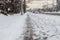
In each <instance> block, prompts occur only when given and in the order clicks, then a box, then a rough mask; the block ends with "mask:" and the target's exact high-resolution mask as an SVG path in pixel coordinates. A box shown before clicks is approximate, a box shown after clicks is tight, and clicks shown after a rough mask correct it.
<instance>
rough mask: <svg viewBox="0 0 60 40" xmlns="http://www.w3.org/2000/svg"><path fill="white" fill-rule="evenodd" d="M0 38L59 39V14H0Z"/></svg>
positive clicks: (24, 39) (14, 39) (6, 39)
mask: <svg viewBox="0 0 60 40" xmlns="http://www.w3.org/2000/svg"><path fill="white" fill-rule="evenodd" d="M0 40H60V16H56V15H46V14H33V13H31V12H27V13H25V14H24V15H20V14H17V15H9V16H4V15H2V14H1V15H0Z"/></svg>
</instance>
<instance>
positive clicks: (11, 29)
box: [0, 14, 26, 40]
mask: <svg viewBox="0 0 60 40" xmlns="http://www.w3.org/2000/svg"><path fill="white" fill-rule="evenodd" d="M25 19H26V15H25V14H24V15H22V16H21V15H20V14H17V15H9V16H5V15H2V14H0V40H22V38H23V35H22V33H23V28H24V25H25Z"/></svg>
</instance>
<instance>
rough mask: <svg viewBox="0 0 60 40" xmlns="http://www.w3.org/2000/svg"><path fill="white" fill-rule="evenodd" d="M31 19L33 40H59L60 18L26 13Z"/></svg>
mask: <svg viewBox="0 0 60 40" xmlns="http://www.w3.org/2000/svg"><path fill="white" fill-rule="evenodd" d="M28 15H29V17H30V18H31V21H32V25H33V27H34V29H33V30H35V31H34V34H35V35H36V36H34V39H40V40H60V16H57V15H46V14H32V13H28Z"/></svg>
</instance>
